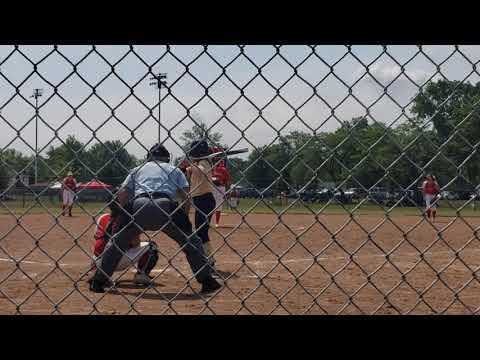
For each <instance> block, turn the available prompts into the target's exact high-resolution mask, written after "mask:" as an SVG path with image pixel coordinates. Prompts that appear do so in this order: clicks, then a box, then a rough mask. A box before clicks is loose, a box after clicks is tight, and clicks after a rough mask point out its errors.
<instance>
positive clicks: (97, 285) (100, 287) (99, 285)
mask: <svg viewBox="0 0 480 360" xmlns="http://www.w3.org/2000/svg"><path fill="white" fill-rule="evenodd" d="M87 282H88V285H89V290H90V291H92V292H94V293H104V292H106V291H107V290H108V288H110V287H112V286H114V285H115V283H114V282H112V281H108V282H100V281H98V280H95V275H93V276H91V277H90V278H89V279H88V280H87Z"/></svg>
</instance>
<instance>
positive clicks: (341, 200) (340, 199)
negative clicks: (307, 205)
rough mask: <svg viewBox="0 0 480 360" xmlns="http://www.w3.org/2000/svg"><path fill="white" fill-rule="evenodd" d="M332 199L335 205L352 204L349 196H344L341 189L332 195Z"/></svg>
mask: <svg viewBox="0 0 480 360" xmlns="http://www.w3.org/2000/svg"><path fill="white" fill-rule="evenodd" d="M333 198H334V199H335V201H336V202H337V203H341V204H350V203H351V202H352V199H351V198H350V197H349V196H347V195H345V191H343V190H342V189H340V190H337V191H335V193H334V194H333Z"/></svg>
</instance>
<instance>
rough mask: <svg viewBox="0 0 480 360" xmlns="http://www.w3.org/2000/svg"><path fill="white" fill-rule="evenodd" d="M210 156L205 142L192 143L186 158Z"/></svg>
mask: <svg viewBox="0 0 480 360" xmlns="http://www.w3.org/2000/svg"><path fill="white" fill-rule="evenodd" d="M208 155H210V148H209V147H208V144H207V142H206V141H205V140H199V141H194V142H192V143H191V144H190V149H189V150H188V156H190V157H202V156H208Z"/></svg>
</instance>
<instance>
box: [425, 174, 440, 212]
mask: <svg viewBox="0 0 480 360" xmlns="http://www.w3.org/2000/svg"><path fill="white" fill-rule="evenodd" d="M439 193H440V186H439V185H438V182H437V180H436V179H435V177H434V176H433V175H427V177H426V180H425V181H424V182H423V184H422V194H423V199H424V200H425V212H426V214H427V216H428V219H432V220H433V221H435V217H436V216H437V201H438V200H437V197H438V195H439Z"/></svg>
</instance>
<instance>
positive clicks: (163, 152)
mask: <svg viewBox="0 0 480 360" xmlns="http://www.w3.org/2000/svg"><path fill="white" fill-rule="evenodd" d="M147 160H148V161H152V160H159V161H162V162H167V163H168V162H170V153H169V152H168V150H167V149H166V148H165V146H163V145H162V144H158V143H157V144H155V145H153V146H152V147H151V148H150V150H148V153H147Z"/></svg>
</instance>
